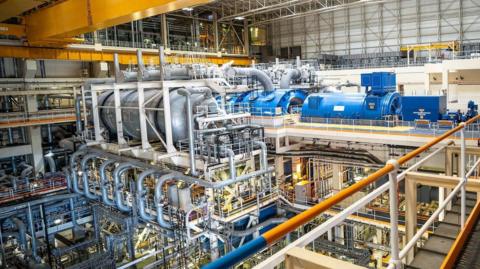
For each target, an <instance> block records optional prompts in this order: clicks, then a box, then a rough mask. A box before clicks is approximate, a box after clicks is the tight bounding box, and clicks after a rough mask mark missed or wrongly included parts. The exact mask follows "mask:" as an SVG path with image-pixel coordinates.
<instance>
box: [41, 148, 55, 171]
mask: <svg viewBox="0 0 480 269" xmlns="http://www.w3.org/2000/svg"><path fill="white" fill-rule="evenodd" d="M52 155H53V154H52V152H49V153H47V154H45V155H44V156H43V158H44V159H45V160H46V161H47V163H48V167H49V168H50V172H52V173H54V172H56V171H57V166H56V165H55V160H54V159H53V156H52Z"/></svg>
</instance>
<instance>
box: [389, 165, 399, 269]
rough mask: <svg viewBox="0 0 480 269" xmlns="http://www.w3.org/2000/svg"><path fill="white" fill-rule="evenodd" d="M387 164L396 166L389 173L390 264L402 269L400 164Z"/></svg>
mask: <svg viewBox="0 0 480 269" xmlns="http://www.w3.org/2000/svg"><path fill="white" fill-rule="evenodd" d="M387 164H391V165H393V166H394V169H393V170H392V171H391V172H390V173H388V178H389V182H390V185H389V186H390V190H389V196H390V197H389V198H390V256H391V259H390V262H391V263H393V264H394V265H395V268H400V267H399V266H400V258H399V256H400V251H399V246H398V200H397V197H398V196H397V195H398V182H397V171H398V169H399V168H400V164H399V163H398V161H397V160H389V161H388V162H387Z"/></svg>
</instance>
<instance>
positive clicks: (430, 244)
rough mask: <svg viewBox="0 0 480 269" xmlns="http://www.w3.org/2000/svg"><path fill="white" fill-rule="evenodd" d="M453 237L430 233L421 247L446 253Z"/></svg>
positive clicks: (453, 240)
mask: <svg viewBox="0 0 480 269" xmlns="http://www.w3.org/2000/svg"><path fill="white" fill-rule="evenodd" d="M453 242H455V239H450V238H446V237H443V235H442V236H437V235H435V234H432V235H430V237H429V238H428V240H427V242H426V243H425V245H424V246H423V247H422V249H426V250H430V251H434V252H438V253H442V254H445V255H447V254H448V251H449V250H450V247H451V246H452V245H453Z"/></svg>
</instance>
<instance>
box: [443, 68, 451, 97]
mask: <svg viewBox="0 0 480 269" xmlns="http://www.w3.org/2000/svg"><path fill="white" fill-rule="evenodd" d="M442 91H445V95H446V96H447V104H448V103H449V102H450V101H451V100H450V99H451V96H450V90H449V83H448V69H443V70H442Z"/></svg>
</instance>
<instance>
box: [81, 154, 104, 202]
mask: <svg viewBox="0 0 480 269" xmlns="http://www.w3.org/2000/svg"><path fill="white" fill-rule="evenodd" d="M98 157H100V156H99V155H98V154H96V153H89V154H87V155H85V156H84V157H83V159H82V163H81V168H82V178H83V194H85V196H86V197H87V198H88V199H92V200H97V199H98V196H97V195H95V194H92V193H91V192H90V187H89V184H88V178H89V176H88V172H87V163H88V161H90V160H92V159H95V158H98Z"/></svg>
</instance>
